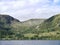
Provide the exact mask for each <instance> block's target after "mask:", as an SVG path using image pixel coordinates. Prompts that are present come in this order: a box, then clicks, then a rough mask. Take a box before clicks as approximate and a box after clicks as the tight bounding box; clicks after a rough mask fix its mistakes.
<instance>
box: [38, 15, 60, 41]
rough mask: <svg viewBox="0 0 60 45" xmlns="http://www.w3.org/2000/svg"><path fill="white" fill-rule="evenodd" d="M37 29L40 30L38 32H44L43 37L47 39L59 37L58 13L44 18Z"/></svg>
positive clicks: (59, 20)
mask: <svg viewBox="0 0 60 45" xmlns="http://www.w3.org/2000/svg"><path fill="white" fill-rule="evenodd" d="M38 30H42V31H40V32H42V33H46V35H45V37H46V38H47V39H54V40H56V39H60V14H57V15H54V16H52V17H50V18H49V19H47V20H45V21H44V22H43V23H41V24H40V25H39V28H38ZM43 37H44V36H43ZM48 37H49V38H48ZM46 38H45V39H46Z"/></svg>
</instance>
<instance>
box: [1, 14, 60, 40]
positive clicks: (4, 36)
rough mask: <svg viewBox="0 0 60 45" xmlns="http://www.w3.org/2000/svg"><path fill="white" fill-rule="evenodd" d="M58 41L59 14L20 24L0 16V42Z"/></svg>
mask: <svg viewBox="0 0 60 45" xmlns="http://www.w3.org/2000/svg"><path fill="white" fill-rule="evenodd" d="M27 39H28V40H60V14H57V15H54V16H52V17H50V18H49V19H30V20H27V21H24V22H21V21H19V20H17V19H15V18H13V17H11V16H9V15H2V14H0V40H27Z"/></svg>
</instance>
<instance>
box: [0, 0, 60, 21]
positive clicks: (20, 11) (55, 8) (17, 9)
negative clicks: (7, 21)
mask: <svg viewBox="0 0 60 45" xmlns="http://www.w3.org/2000/svg"><path fill="white" fill-rule="evenodd" d="M59 13H60V0H0V14H7V15H10V16H12V17H14V18H16V19H19V20H20V21H25V20H28V19H32V18H49V17H51V16H53V15H55V14H59Z"/></svg>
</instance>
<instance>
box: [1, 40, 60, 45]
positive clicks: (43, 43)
mask: <svg viewBox="0 0 60 45" xmlns="http://www.w3.org/2000/svg"><path fill="white" fill-rule="evenodd" d="M0 45H60V41H58V40H8V41H7V40H5V41H1V40H0Z"/></svg>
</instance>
